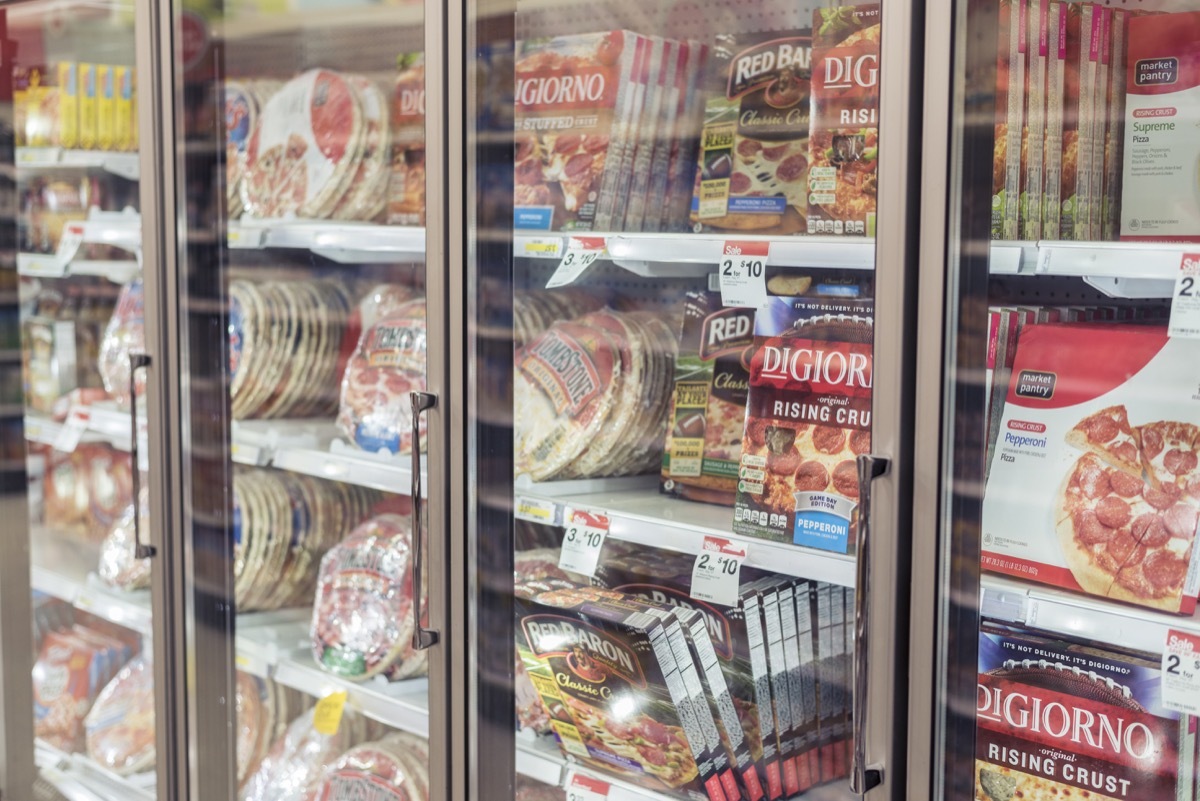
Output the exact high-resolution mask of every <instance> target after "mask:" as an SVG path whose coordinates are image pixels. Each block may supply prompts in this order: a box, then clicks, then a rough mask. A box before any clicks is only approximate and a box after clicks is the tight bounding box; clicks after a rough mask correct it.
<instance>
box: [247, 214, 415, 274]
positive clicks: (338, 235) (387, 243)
mask: <svg viewBox="0 0 1200 801" xmlns="http://www.w3.org/2000/svg"><path fill="white" fill-rule="evenodd" d="M228 237H229V247H230V248H233V249H237V250H261V249H263V248H293V249H300V250H308V251H311V252H313V253H315V254H317V255H318V256H324V257H325V258H327V259H330V260H332V261H336V262H338V263H340V264H372V263H381V264H392V263H395V262H398V261H414V262H415V261H424V260H425V229H424V228H414V227H406V226H397V225H376V224H374V223H361V222H343V221H331V220H300V219H281V220H259V219H253V218H248V217H246V218H242V219H240V220H233V221H231V222H230V223H229V231H228Z"/></svg>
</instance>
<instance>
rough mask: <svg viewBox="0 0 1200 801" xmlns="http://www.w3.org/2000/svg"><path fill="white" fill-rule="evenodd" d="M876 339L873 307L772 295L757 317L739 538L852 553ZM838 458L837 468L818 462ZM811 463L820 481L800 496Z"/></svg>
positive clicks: (737, 513)
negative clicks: (802, 473)
mask: <svg viewBox="0 0 1200 801" xmlns="http://www.w3.org/2000/svg"><path fill="white" fill-rule="evenodd" d="M873 341H874V303H873V301H871V300H867V299H842V298H806V297H771V298H768V302H767V304H766V305H765V306H763V307H762V308H760V309H758V310H757V312H756V314H755V319H754V344H753V346H752V348H751V351H750V352H749V356H748V358H747V362H748V365H749V373H750V381H749V383H750V386H749V393H748V396H747V402H746V424H745V431H744V435H743V438H742V451H741V467H740V469H739V479H738V487H737V498H736V501H735V505H734V518H733V530H734V533H736V534H740V535H743V536H748V537H756V538H760V539H767V540H771V541H774V542H786V543H792V544H797V545H807V546H810V547H815V548H819V549H821V550H828V551H834V552H840V553H846V552H847V551H848V550H849V548H850V539H851V538H850V529H851V527H852V523H853V521H854V520H855V517H856V513H857V506H858V502H857V469H856V468H854V466H853V457H854V456H855V455H856V454H858V453H865V452H866V451H867V450H868V449H869V442H870V430H871V397H872V382H873V373H872V364H873ZM818 435H819V436H821V437H824V438H825V439H823V440H822V441H821V442H820V443H818V442H817V440H816V439H815V438H816V437H817V436H818ZM825 440H832V444H830V442H827V441H825ZM847 443H848V445H849V448H853V450H850V449H849V448H848V447H847ZM822 448H824V450H822ZM831 448H834V450H830V449H831ZM839 452H843V453H844V455H845V457H846V458H845V459H843V460H842V461H841V462H839V463H838V464H837V465H833V464H826V463H824V462H822V461H821V458H825V457H827V456H829V455H830V454H837V453H839ZM810 464H812V465H815V467H816V470H817V474H814V475H813V476H807V474H806V477H808V478H810V479H812V480H815V481H816V482H817V483H816V484H814V485H810V487H809V488H806V489H799V487H798V486H797V475H798V473H797V471H798V470H800V469H801V468H802V467H805V466H807V465H810ZM847 465H848V467H847ZM847 469H848V470H849V472H848V473H847V472H846V471H847ZM839 470H840V471H841V472H839ZM846 482H848V483H846ZM839 486H842V490H840V491H839V489H838V487H839Z"/></svg>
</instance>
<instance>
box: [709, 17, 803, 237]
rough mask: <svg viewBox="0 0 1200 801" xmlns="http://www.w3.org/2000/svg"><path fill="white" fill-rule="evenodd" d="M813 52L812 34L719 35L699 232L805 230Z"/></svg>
mask: <svg viewBox="0 0 1200 801" xmlns="http://www.w3.org/2000/svg"><path fill="white" fill-rule="evenodd" d="M812 55H813V54H812V31H811V30H809V29H797V30H791V31H772V32H764V33H757V34H736V35H735V34H728V35H722V36H719V37H718V38H717V42H716V46H715V47H714V48H713V51H712V53H711V55H710V57H709V64H708V69H707V74H708V78H707V80H706V91H705V103H704V120H703V129H702V131H701V134H700V150H699V158H698V168H697V171H696V179H695V191H694V193H693V195H692V202H691V215H690V220H691V223H692V226H693V229H694V230H696V231H697V232H699V231H744V232H747V233H760V234H796V233H802V232H803V231H804V230H805V215H806V214H807V212H808V203H807V189H808V187H807V183H808V166H809V114H810V107H811V82H812Z"/></svg>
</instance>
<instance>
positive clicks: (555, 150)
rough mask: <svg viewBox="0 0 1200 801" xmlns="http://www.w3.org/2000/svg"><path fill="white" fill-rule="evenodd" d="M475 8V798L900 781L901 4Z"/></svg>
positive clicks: (471, 207) (470, 752)
mask: <svg viewBox="0 0 1200 801" xmlns="http://www.w3.org/2000/svg"><path fill="white" fill-rule="evenodd" d="M465 12H466V18H465V20H464V21H463V22H464V23H465V27H464V29H465V32H466V37H465V41H463V42H461V43H460V42H459V41H458V39H457V37H451V38H450V40H448V42H447V46H448V51H447V60H448V62H449V63H448V65H447V66H446V69H447V75H448V79H447V82H446V85H447V87H448V88H449V92H448V98H449V105H448V107H447V111H446V115H447V119H448V120H450V121H451V125H452V126H453V121H454V119H455V116H454V115H455V114H457V113H460V112H459V109H465V110H466V118H465V120H463V130H465V132H466V134H465V137H464V138H462V140H459V139H458V138H457V137H452V138H450V139H448V140H447V142H446V145H447V148H448V153H447V155H448V162H449V165H450V168H449V170H448V172H447V173H446V186H447V193H448V195H447V205H448V208H449V209H451V210H455V209H461V210H462V212H461V213H462V214H463V215H464V218H463V219H462V220H461V221H460V225H459V227H458V229H457V236H458V240H455V239H454V238H453V237H454V236H455V230H456V229H455V227H454V225H453V224H451V226H450V229H451V235H452V240H451V243H450V252H451V254H452V255H451V264H452V265H455V267H454V269H453V272H452V274H454V275H462V276H465V280H464V281H463V291H464V295H465V297H464V305H463V306H462V308H463V309H465V320H464V328H465V339H464V341H463V348H462V350H461V352H462V353H463V354H464V358H465V360H466V361H465V364H464V365H463V370H464V371H465V373H464V375H465V391H464V399H465V403H466V404H467V405H466V407H465V409H464V412H463V417H462V423H463V425H464V426H465V434H466V436H465V443H466V447H467V450H466V456H465V459H466V462H465V469H464V470H463V471H462V472H461V475H462V476H463V485H464V487H463V490H462V492H463V498H462V506H461V508H462V509H464V510H465V519H464V520H463V522H462V525H463V527H464V529H463V530H464V531H465V534H466V540H465V549H466V552H465V554H464V557H465V564H466V567H467V572H466V574H465V577H464V579H465V588H466V590H467V591H468V592H467V594H466V595H465V596H462V598H463V600H462V601H461V604H462V606H461V607H459V614H461V615H462V617H455V616H454V615H452V617H453V618H454V619H460V620H463V621H464V622H465V624H466V625H465V626H464V627H463V628H462V629H461V630H456V631H455V632H454V635H455V636H456V637H458V638H459V639H461V641H463V642H465V643H466V645H467V647H468V648H469V651H468V653H467V658H466V660H465V661H464V663H463V671H464V675H465V678H464V680H463V681H464V683H463V685H462V687H463V688H464V692H465V698H466V701H467V707H466V709H465V720H467V721H468V726H467V729H466V732H467V739H466V740H465V741H462V743H463V744H462V746H461V747H462V748H464V749H465V752H464V753H465V754H466V756H467V757H468V761H467V762H466V763H465V764H466V765H467V767H468V769H469V773H468V776H467V785H466V788H465V790H464V791H463V792H465V793H467V795H466V796H463V797H478V798H487V799H508V798H553V797H559V798H561V797H563V794H564V793H565V794H566V797H568V798H571V799H579V801H584V800H585V799H587V800H588V801H591V800H592V799H595V798H597V797H610V798H624V799H634V798H637V799H666V798H696V799H702V798H707V799H709V801H721V799H727V800H728V801H733V800H734V799H741V798H743V797H744V798H746V799H750V800H751V801H758V799H760V798H769V799H778V798H785V797H786V798H791V797H807V798H830V799H833V798H848V797H853V796H857V795H864V794H865V795H866V796H867V797H870V798H881V799H882V798H900V797H903V795H904V793H905V788H906V773H907V765H906V761H905V753H906V751H905V748H906V732H905V722H906V721H907V715H906V704H907V697H908V695H907V694H908V688H907V685H906V682H905V679H904V676H905V675H906V671H905V667H906V665H907V642H908V625H909V619H908V589H909V584H908V576H909V561H908V557H909V549H908V543H909V539H910V532H909V525H910V523H909V521H910V519H911V505H910V498H911V495H910V491H911V486H912V475H913V473H912V428H911V425H909V421H910V420H911V416H912V414H913V389H912V388H913V380H912V379H913V375H912V374H913V371H914V364H915V363H914V361H913V358H912V347H913V344H914V341H915V340H914V331H915V325H916V315H915V309H914V308H913V306H912V302H913V300H914V298H915V295H914V289H915V283H914V272H913V270H914V268H915V264H916V260H915V249H916V242H917V240H916V238H915V231H916V226H915V222H916V219H917V206H916V202H915V190H916V183H915V182H916V178H917V172H916V170H917V165H918V164H919V159H918V158H917V153H918V150H919V147H918V144H919V140H918V138H917V133H918V132H919V125H918V123H919V117H918V116H917V111H918V109H917V108H916V106H915V105H914V100H913V98H915V97H917V95H918V83H917V79H918V76H919V72H918V70H917V65H916V64H915V62H914V61H913V58H914V56H913V54H914V53H919V52H920V50H921V48H920V42H921V39H922V36H923V29H922V27H921V24H920V19H919V16H916V17H914V12H913V10H912V9H911V8H910V7H909V6H907V5H904V4H892V5H888V4H886V3H885V4H883V5H882V6H880V5H879V4H859V5H834V4H822V3H820V2H818V3H799V4H797V3H774V2H767V3H759V4H749V5H747V4H741V3H733V2H723V0H705V1H704V2H686V3H671V2H657V0H650V2H644V3H632V2H626V1H625V0H615V1H614V2H607V0H602V1H601V2H595V3H586V4H585V3H576V2H560V3H541V2H524V0H521V2H516V3H515V4H514V3H479V4H476V3H468V4H467V5H466V8H465ZM454 18H455V17H454V12H452V13H451V19H454ZM451 29H452V30H453V29H454V27H453V24H452V25H451ZM459 65H461V66H459ZM460 69H461V70H462V75H461V76H459V73H458V72H457V70H460ZM459 77H461V80H456V78H459ZM460 86H461V87H462V88H461V92H460V90H459V87H460ZM452 130H453V127H452ZM452 213H453V212H452ZM456 248H457V251H456ZM877 254H878V257H877ZM452 352H454V353H457V352H459V349H457V348H452ZM456 475H458V473H457V472H456ZM456 506H457V504H456ZM458 598H459V596H457V595H456V596H454V597H453V598H452V610H453V609H454V608H456V607H454V606H453V604H456V603H460V601H459V600H458ZM458 742H460V741H459V740H456V745H457V743H458ZM456 753H457V752H456ZM456 797H457V796H456Z"/></svg>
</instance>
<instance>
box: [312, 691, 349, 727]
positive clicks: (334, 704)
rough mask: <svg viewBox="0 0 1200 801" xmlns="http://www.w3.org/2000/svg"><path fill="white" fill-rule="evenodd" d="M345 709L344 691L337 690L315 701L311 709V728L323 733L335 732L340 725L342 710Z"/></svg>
mask: <svg viewBox="0 0 1200 801" xmlns="http://www.w3.org/2000/svg"><path fill="white" fill-rule="evenodd" d="M345 709H346V691H345V690H338V691H337V692H335V693H330V694H329V695H327V696H325V697H324V698H322V699H321V700H320V701H317V706H316V708H315V709H313V728H314V729H316V730H317V731H318V732H319V733H321V734H325V735H334V734H337V731H338V726H341V725H342V712H343V711H345Z"/></svg>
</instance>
